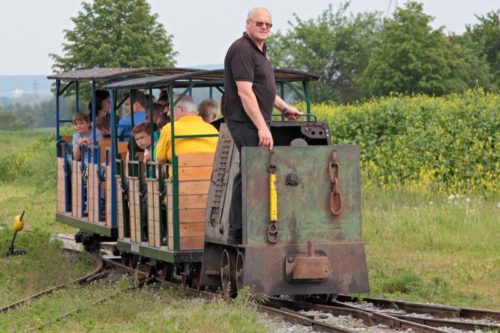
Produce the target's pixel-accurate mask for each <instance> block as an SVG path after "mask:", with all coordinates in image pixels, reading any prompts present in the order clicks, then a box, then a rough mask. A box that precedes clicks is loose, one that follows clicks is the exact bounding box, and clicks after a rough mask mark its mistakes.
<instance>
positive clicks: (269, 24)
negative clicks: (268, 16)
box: [250, 19, 273, 29]
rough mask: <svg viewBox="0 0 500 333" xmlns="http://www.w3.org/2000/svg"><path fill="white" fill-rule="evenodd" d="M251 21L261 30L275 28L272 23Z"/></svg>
mask: <svg viewBox="0 0 500 333" xmlns="http://www.w3.org/2000/svg"><path fill="white" fill-rule="evenodd" d="M250 21H252V22H254V23H255V25H256V26H257V27H259V28H262V27H263V26H266V28H267V29H271V28H272V27H273V24H272V23H267V22H262V21H254V20H252V19H250Z"/></svg>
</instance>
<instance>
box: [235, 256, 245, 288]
mask: <svg viewBox="0 0 500 333" xmlns="http://www.w3.org/2000/svg"><path fill="white" fill-rule="evenodd" d="M244 265H245V260H244V259H243V253H242V252H239V251H238V256H237V257H236V270H235V271H236V272H235V273H236V276H235V279H236V289H237V290H240V289H241V288H243V268H244Z"/></svg>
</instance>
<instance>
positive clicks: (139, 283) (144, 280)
mask: <svg viewBox="0 0 500 333" xmlns="http://www.w3.org/2000/svg"><path fill="white" fill-rule="evenodd" d="M137 273H139V271H137ZM151 280H152V277H149V276H147V275H143V276H142V278H141V279H139V280H138V281H137V283H135V284H134V285H131V286H127V287H126V288H123V289H121V290H118V291H117V292H115V293H113V294H111V295H108V296H106V297H103V298H101V299H99V300H97V301H96V302H94V303H92V304H91V306H96V305H100V304H103V303H106V302H107V301H109V300H111V299H113V298H115V297H116V296H118V295H120V294H122V293H124V292H127V291H131V290H135V289H138V288H140V287H142V286H143V285H144V284H145V283H147V282H148V281H151ZM81 311H82V308H81V307H79V308H77V309H74V310H72V311H68V312H65V313H64V314H62V315H60V316H59V317H57V318H54V319H52V320H49V321H47V322H45V323H42V324H40V325H37V326H35V327H30V328H28V329H27V330H26V332H32V331H39V330H41V329H42V328H44V327H47V326H50V325H52V324H54V323H56V322H59V321H62V320H64V319H66V318H68V317H71V316H72V315H75V314H78V313H80V312H81Z"/></svg>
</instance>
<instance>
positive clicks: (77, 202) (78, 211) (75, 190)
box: [71, 161, 83, 218]
mask: <svg viewBox="0 0 500 333" xmlns="http://www.w3.org/2000/svg"><path fill="white" fill-rule="evenodd" d="M80 168H81V162H79V161H73V166H72V170H71V183H72V185H73V186H72V187H71V192H72V200H71V215H73V216H74V217H79V218H81V217H82V204H83V203H82V196H81V193H82V189H83V184H82V171H81V169H80Z"/></svg>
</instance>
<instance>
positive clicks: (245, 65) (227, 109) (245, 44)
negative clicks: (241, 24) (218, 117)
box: [222, 32, 276, 123]
mask: <svg viewBox="0 0 500 333" xmlns="http://www.w3.org/2000/svg"><path fill="white" fill-rule="evenodd" d="M266 50H267V45H266V44H264V47H263V51H261V50H259V48H258V47H257V45H255V43H254V41H253V40H252V39H251V38H250V37H249V36H248V35H247V34H246V32H244V33H243V37H241V38H240V39H238V40H236V41H235V42H234V43H233V44H232V45H231V47H230V48H229V50H228V51H227V54H226V58H225V59H224V90H225V92H224V98H225V106H224V110H222V114H223V115H224V118H225V119H226V121H227V120H229V121H241V122H251V120H250V118H249V117H248V115H247V113H246V112H245V110H244V109H243V105H242V103H241V99H240V97H239V96H238V89H237V87H236V81H248V82H252V83H253V85H252V90H253V92H254V94H255V96H256V97H257V102H258V104H259V109H260V112H261V113H262V116H263V117H264V120H265V121H266V122H268V123H269V122H271V114H272V112H273V107H274V101H275V99H276V83H275V79H274V71H273V67H272V65H271V61H269V59H268V58H267V56H266Z"/></svg>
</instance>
